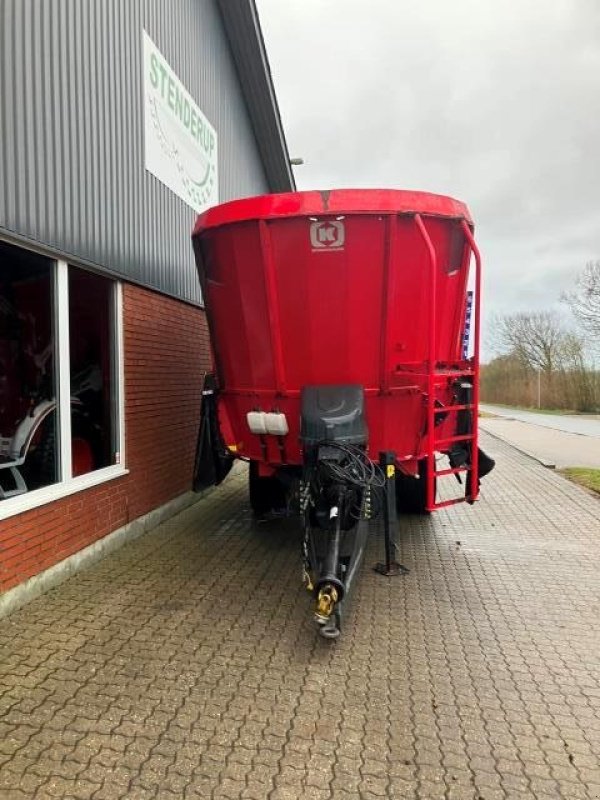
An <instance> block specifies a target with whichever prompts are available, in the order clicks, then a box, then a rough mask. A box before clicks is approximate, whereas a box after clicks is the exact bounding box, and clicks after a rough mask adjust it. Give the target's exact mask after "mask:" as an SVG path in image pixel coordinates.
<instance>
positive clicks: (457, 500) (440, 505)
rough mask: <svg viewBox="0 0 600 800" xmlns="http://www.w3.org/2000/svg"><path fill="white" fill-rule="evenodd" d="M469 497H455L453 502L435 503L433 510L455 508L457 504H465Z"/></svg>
mask: <svg viewBox="0 0 600 800" xmlns="http://www.w3.org/2000/svg"><path fill="white" fill-rule="evenodd" d="M467 499H468V498H467V497H454V498H453V499H452V500H442V501H440V502H439V503H434V505H433V508H447V507H448V506H455V505H457V503H464V502H465V500H467Z"/></svg>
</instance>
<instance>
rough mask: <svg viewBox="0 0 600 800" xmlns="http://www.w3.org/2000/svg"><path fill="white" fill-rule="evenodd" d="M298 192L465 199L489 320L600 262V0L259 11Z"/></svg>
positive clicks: (297, 6)
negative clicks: (480, 258)
mask: <svg viewBox="0 0 600 800" xmlns="http://www.w3.org/2000/svg"><path fill="white" fill-rule="evenodd" d="M257 2H258V9H259V13H260V19H261V24H262V28H263V33H264V36H265V41H266V45H267V51H268V54H269V58H270V62H271V69H272V73H273V79H274V82H275V89H276V92H277V97H278V101H279V106H280V110H281V116H282V119H283V125H284V128H285V132H286V136H287V141H288V145H289V150H290V155H291V156H292V157H294V156H301V157H303V158H304V160H305V164H304V166H301V167H295V168H294V169H295V175H296V180H297V184H298V188H299V189H313V188H332V187H392V188H408V189H423V190H428V191H433V192H440V193H443V194H449V195H452V196H454V197H457V198H459V199H461V200H464V201H465V202H466V203H467V205H468V206H469V208H470V209H471V213H472V214H473V216H474V219H475V222H476V233H477V238H478V240H479V243H480V246H481V248H482V250H483V254H484V265H485V270H486V272H485V297H484V300H485V311H486V317H487V316H489V314H490V313H492V312H498V313H510V312H512V311H517V310H529V309H542V308H548V307H551V306H553V305H554V306H556V303H557V300H558V297H559V295H560V293H561V291H562V290H563V289H566V288H568V287H569V285H570V284H571V282H572V280H573V277H574V275H575V274H576V273H577V271H578V270H580V269H581V268H582V267H583V266H584V265H585V263H586V261H589V260H590V259H600V0H503V1H502V2H498V0H494V2H492V0H423V1H422V2H417V0H413V1H412V2H409V0H257Z"/></svg>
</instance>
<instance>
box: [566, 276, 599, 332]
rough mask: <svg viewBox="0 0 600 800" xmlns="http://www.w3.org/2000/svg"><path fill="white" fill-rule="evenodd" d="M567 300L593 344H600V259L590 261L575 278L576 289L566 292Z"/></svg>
mask: <svg viewBox="0 0 600 800" xmlns="http://www.w3.org/2000/svg"><path fill="white" fill-rule="evenodd" d="M562 300H563V301H564V302H566V303H567V304H568V305H569V306H570V308H571V311H572V312H573V315H574V316H575V318H576V319H577V320H578V321H579V323H580V324H581V327H582V328H583V329H584V330H585V331H586V332H587V333H588V334H590V335H591V336H592V337H593V339H594V341H593V344H595V345H596V346H598V344H600V261H589V262H588V263H587V264H586V265H585V268H584V269H583V270H582V271H581V272H580V273H579V275H578V276H577V278H576V280H575V290H574V291H572V292H565V293H564V294H563V295H562Z"/></svg>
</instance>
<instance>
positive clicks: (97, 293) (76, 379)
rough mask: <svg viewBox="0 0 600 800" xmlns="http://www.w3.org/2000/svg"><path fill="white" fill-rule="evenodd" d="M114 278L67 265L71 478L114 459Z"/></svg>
mask: <svg viewBox="0 0 600 800" xmlns="http://www.w3.org/2000/svg"><path fill="white" fill-rule="evenodd" d="M113 290H114V281H111V280H109V279H108V278H103V277H100V276H99V275H94V274H93V273H91V272H85V271H84V270H81V269H77V268H76V267H69V342H70V351H71V366H70V375H71V444H72V446H71V451H72V464H73V476H74V477H75V476H77V475H84V474H85V473H86V472H91V471H92V470H95V469H100V468H101V467H107V466H109V465H110V464H114V463H115V453H116V450H117V448H116V444H115V443H116V428H117V426H116V419H115V413H114V409H115V403H114V401H113V393H114V388H115V381H114V379H113V375H114V358H113V352H114V325H113V314H112V306H113V296H114V291H113Z"/></svg>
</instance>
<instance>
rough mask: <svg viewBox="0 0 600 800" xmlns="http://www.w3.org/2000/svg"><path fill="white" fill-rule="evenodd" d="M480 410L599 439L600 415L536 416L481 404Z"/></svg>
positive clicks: (515, 409) (534, 413)
mask: <svg viewBox="0 0 600 800" xmlns="http://www.w3.org/2000/svg"><path fill="white" fill-rule="evenodd" d="M481 409H482V411H487V412H489V413H490V414H497V415H498V416H499V417H508V418H510V419H516V420H518V421H519V422H527V423H528V424H530V425H539V426H540V427H542V428H551V429H552V430H556V431H563V432H564V433H575V434H578V435H579V436H593V437H594V438H596V439H600V415H580V414H538V413H536V412H535V411H522V410H520V409H517V408H506V407H504V406H493V405H488V404H487V403H482V404H481Z"/></svg>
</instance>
